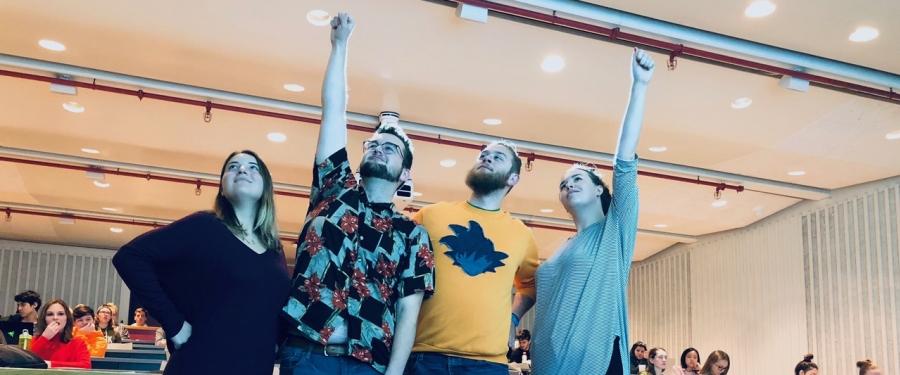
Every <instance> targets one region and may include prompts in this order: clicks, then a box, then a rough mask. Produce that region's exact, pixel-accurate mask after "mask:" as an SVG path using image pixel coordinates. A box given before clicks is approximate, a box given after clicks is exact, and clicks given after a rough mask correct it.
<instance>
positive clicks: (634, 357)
mask: <svg viewBox="0 0 900 375" xmlns="http://www.w3.org/2000/svg"><path fill="white" fill-rule="evenodd" d="M638 365H644V368H648V367H650V363H648V362H647V345H645V344H644V343H643V342H641V341H638V342H636V343H634V345H632V346H631V371H629V372H630V373H631V374H632V375H637V373H638V372H639V368H638Z"/></svg>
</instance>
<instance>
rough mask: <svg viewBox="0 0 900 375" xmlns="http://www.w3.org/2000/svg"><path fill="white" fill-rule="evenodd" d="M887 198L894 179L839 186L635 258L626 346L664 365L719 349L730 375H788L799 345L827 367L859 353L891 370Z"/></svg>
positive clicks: (892, 290)
mask: <svg viewBox="0 0 900 375" xmlns="http://www.w3.org/2000/svg"><path fill="white" fill-rule="evenodd" d="M898 200H900V178H892V179H887V180H883V181H878V182H874V183H869V184H865V185H861V186H857V187H852V188H848V189H843V190H841V191H837V192H835V194H834V195H833V196H832V198H830V199H827V200H823V201H818V202H804V203H800V204H798V205H795V206H793V207H791V208H788V209H786V210H784V211H782V212H780V213H778V214H776V215H773V216H771V217H769V218H766V219H764V220H762V221H760V222H758V223H756V224H754V225H751V226H749V227H747V228H743V229H740V230H734V231H729V232H723V233H719V234H714V235H709V236H704V237H703V238H701V240H700V241H698V242H697V243H694V244H690V245H678V246H674V247H672V248H670V249H667V250H666V251H664V252H662V253H660V254H658V255H655V256H653V257H651V258H649V259H647V260H645V261H642V262H638V263H635V264H634V266H633V268H632V276H631V280H630V285H629V299H630V308H631V310H630V320H631V337H632V341H636V340H644V341H645V342H647V343H648V344H650V345H651V346H662V347H665V348H666V349H668V350H669V358H670V363H672V364H674V363H677V360H678V356H680V354H681V351H682V350H683V349H684V348H686V347H687V346H689V345H690V346H694V347H696V348H697V349H699V350H700V352H701V356H702V357H704V358H705V357H706V355H708V353H709V352H710V351H712V350H715V349H722V350H725V351H726V352H728V353H729V355H730V356H731V358H732V373H734V374H768V373H790V371H791V370H792V369H793V367H794V365H796V363H797V362H798V361H799V360H800V359H801V357H802V355H803V354H804V353H807V352H812V353H814V354H815V355H816V362H817V363H818V364H819V366H820V368H821V370H822V372H823V373H826V374H829V373H830V374H850V373H852V372H853V371H854V370H855V362H856V360H858V359H862V358H866V357H869V358H872V359H874V360H875V361H876V362H877V363H879V364H880V365H881V367H882V368H884V369H885V371H886V373H888V374H890V373H900V358H898V352H900V328H898V326H900V322H898V319H900V314H898V312H897V307H898V303H900V287H898V283H900V248H898V231H900V225H898V219H897V217H898V212H900V208H898ZM723 214H727V211H723ZM686 275H689V277H685V276H686ZM688 316H689V318H687V317H688Z"/></svg>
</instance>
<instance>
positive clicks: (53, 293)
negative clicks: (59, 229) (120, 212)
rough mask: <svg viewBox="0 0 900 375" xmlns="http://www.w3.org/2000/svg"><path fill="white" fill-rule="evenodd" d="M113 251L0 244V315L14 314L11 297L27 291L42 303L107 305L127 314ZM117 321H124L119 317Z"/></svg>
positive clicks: (125, 291)
mask: <svg viewBox="0 0 900 375" xmlns="http://www.w3.org/2000/svg"><path fill="white" fill-rule="evenodd" d="M113 254H115V251H113V250H106V249H92V248H85V247H74V246H61V245H51V244H43V243H33V242H20V241H8V240H0V314H2V315H4V316H7V315H10V314H12V313H15V311H16V304H15V301H13V297H14V296H15V295H16V294H18V293H19V292H21V291H23V290H27V289H31V290H34V291H36V292H38V294H40V295H41V300H42V301H43V302H49V301H50V300H51V299H54V298H62V299H63V300H64V301H66V303H67V304H69V307H74V306H75V305H77V304H79V303H84V304H87V305H88V306H91V308H96V307H97V306H98V305H100V304H102V303H106V302H113V303H115V304H117V305H118V306H119V307H120V309H125V311H126V312H127V309H128V302H129V291H128V289H127V287H125V284H124V283H123V282H122V280H121V279H120V278H119V275H118V274H117V273H116V270H115V268H114V267H113V266H112V263H111V261H110V260H111V259H112V256H113ZM120 319H124V318H122V317H121V316H120Z"/></svg>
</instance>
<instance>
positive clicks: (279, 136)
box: [266, 132, 287, 143]
mask: <svg viewBox="0 0 900 375" xmlns="http://www.w3.org/2000/svg"><path fill="white" fill-rule="evenodd" d="M266 138H268V139H269V141H270V142H275V143H284V141H287V135H285V134H284V133H279V132H271V133H269V134H266Z"/></svg>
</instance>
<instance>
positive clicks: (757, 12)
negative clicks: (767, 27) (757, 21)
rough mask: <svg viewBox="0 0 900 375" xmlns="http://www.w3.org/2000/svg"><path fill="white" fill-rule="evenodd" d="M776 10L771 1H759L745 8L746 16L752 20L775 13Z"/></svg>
mask: <svg viewBox="0 0 900 375" xmlns="http://www.w3.org/2000/svg"><path fill="white" fill-rule="evenodd" d="M775 8H776V6H775V4H774V3H773V2H771V1H768V0H757V1H754V2H752V3H750V5H747V8H744V15H745V16H747V17H750V18H761V17H765V16H768V15H770V14H772V13H774V12H775Z"/></svg>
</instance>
